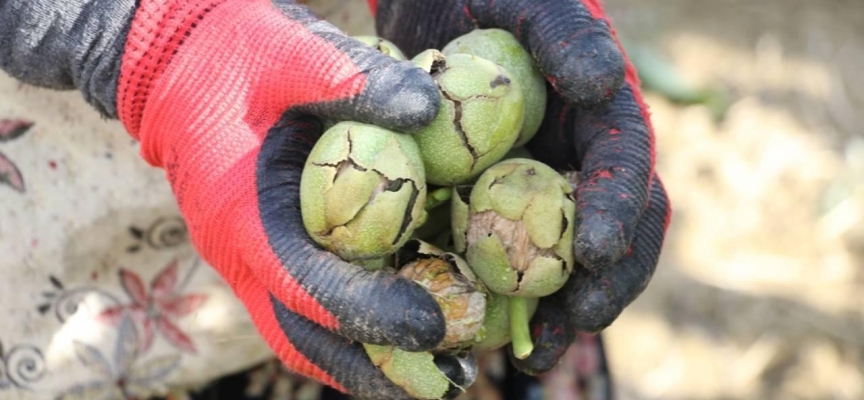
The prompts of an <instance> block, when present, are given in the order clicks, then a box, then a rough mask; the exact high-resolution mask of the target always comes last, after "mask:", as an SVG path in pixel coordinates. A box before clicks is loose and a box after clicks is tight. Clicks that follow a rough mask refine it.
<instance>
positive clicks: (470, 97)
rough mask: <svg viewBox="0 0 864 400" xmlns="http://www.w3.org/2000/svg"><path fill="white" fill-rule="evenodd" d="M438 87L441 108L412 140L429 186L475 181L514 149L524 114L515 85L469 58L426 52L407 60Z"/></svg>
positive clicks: (491, 65)
mask: <svg viewBox="0 0 864 400" xmlns="http://www.w3.org/2000/svg"><path fill="white" fill-rule="evenodd" d="M412 62H414V64H415V65H417V66H418V67H420V68H421V69H423V70H424V71H426V72H429V73H430V74H431V75H432V77H433V78H434V79H435V82H436V83H438V87H439V89H440V92H441V103H440V104H441V107H440V109H439V111H438V115H437V116H436V117H435V119H434V120H433V121H432V123H431V124H429V125H428V126H427V127H426V128H424V129H422V130H420V131H418V132H417V133H415V134H414V135H413V136H414V138H415V139H416V140H417V145H418V147H419V148H420V153H421V156H422V157H423V165H424V166H425V167H426V179H427V180H428V181H429V183H431V184H434V185H440V186H449V185H454V184H459V183H464V182H467V181H469V180H471V179H472V178H475V177H477V176H478V175H480V173H482V172H483V170H485V169H486V168H488V167H489V166H491V165H492V164H494V163H496V162H498V161H499V160H501V158H502V157H504V155H505V154H507V152H508V151H510V149H511V148H512V147H513V143H515V142H516V138H517V136H518V135H519V129H520V128H521V126H522V120H523V118H524V115H525V107H524V99H523V96H522V90H521V88H520V87H519V84H518V83H517V82H516V81H514V80H513V78H512V76H511V75H510V73H509V72H507V71H506V70H505V69H504V68H503V67H501V66H500V65H498V64H495V63H493V62H491V61H489V60H486V59H483V58H480V57H476V56H472V55H468V54H453V55H451V56H449V57H445V56H444V55H443V54H441V53H440V52H438V51H437V50H427V51H424V52H422V53H420V54H418V55H417V56H416V57H414V58H413V59H412Z"/></svg>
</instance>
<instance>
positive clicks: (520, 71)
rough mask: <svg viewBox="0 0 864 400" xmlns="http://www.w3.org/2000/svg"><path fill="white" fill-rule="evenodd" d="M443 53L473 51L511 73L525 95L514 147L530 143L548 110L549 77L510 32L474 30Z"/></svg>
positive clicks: (455, 40)
mask: <svg viewBox="0 0 864 400" xmlns="http://www.w3.org/2000/svg"><path fill="white" fill-rule="evenodd" d="M441 52H442V53H444V55H445V56H450V55H451V54H460V53H461V54H473V55H475V56H477V57H482V58H485V59H487V60H489V61H492V62H494V63H496V64H498V65H500V66H502V67H504V69H506V70H507V71H508V72H510V73H511V74H512V76H513V79H514V80H516V82H518V83H519V86H520V87H521V88H522V95H523V96H524V97H525V119H524V121H522V128H521V129H520V130H519V137H518V138H517V139H516V143H515V144H513V147H520V146H522V145H524V144H525V143H528V141H529V140H531V138H532V137H534V135H535V134H537V130H538V129H540V123H541V122H543V116H544V115H545V113H546V80H545V79H544V78H543V74H542V73H541V72H540V69H539V68H538V67H537V64H536V63H535V62H534V58H533V57H532V56H531V54H529V53H528V52H527V51H526V50H525V48H524V47H522V45H521V44H520V43H519V41H518V40H517V39H516V38H515V37H514V36H513V35H512V34H511V33H510V32H507V31H505V30H501V29H475V30H473V31H471V32H469V33H467V34H465V35H462V36H460V37H458V38H456V39H454V40H453V41H452V42H450V43H448V44H447V46H444V48H443V49H441Z"/></svg>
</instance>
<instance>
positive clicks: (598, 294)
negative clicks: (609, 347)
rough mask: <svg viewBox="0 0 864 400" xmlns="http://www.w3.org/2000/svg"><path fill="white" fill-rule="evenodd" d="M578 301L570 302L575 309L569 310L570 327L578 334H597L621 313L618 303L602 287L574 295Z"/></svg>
mask: <svg viewBox="0 0 864 400" xmlns="http://www.w3.org/2000/svg"><path fill="white" fill-rule="evenodd" d="M574 295H575V297H578V298H579V300H578V301H571V302H570V304H574V305H575V307H573V308H571V309H570V310H569V312H570V321H571V327H572V328H573V329H576V330H578V331H580V332H587V333H597V332H600V331H602V330H603V329H606V328H607V327H608V326H609V325H612V323H613V322H615V320H616V319H617V318H618V316H619V315H620V314H621V312H622V311H623V307H622V306H621V304H620V302H618V301H613V300H614V298H613V297H612V296H610V295H609V293H607V291H606V290H604V289H603V288H602V287H591V288H587V289H586V290H584V291H579V292H577V293H574Z"/></svg>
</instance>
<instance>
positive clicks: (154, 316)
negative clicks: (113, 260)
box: [99, 260, 207, 353]
mask: <svg viewBox="0 0 864 400" xmlns="http://www.w3.org/2000/svg"><path fill="white" fill-rule="evenodd" d="M120 283H121V284H122V285H123V290H125V291H126V294H128V295H129V298H131V299H132V303H131V304H126V305H122V306H118V307H112V308H109V309H107V310H105V311H103V312H102V313H101V314H100V315H99V319H100V320H101V321H103V322H108V323H111V324H112V325H115V326H116V325H118V324H119V323H120V321H121V320H122V318H123V314H124V313H125V312H127V311H128V312H129V313H130V315H131V316H132V318H133V319H134V320H135V322H136V323H137V324H138V325H140V326H141V328H142V332H143V335H144V337H143V338H142V342H141V350H142V351H146V350H147V349H149V348H150V346H151V345H152V344H153V338H154V336H155V332H156V331H157V330H158V331H159V332H160V333H161V334H162V336H163V337H164V338H165V339H166V340H168V342H170V343H171V344H172V345H174V346H175V347H177V348H179V349H181V350H183V351H187V352H190V353H195V352H196V351H197V350H196V348H195V343H193V342H192V339H191V338H190V337H189V335H187V334H186V333H184V332H183V331H182V330H181V329H180V328H179V327H178V326H177V325H176V324H175V323H174V320H175V319H177V318H180V317H184V316H187V315H189V314H190V313H192V312H193V311H195V309H197V308H198V307H200V306H201V304H202V303H204V301H205V300H207V295H205V294H195V293H193V294H187V295H181V294H180V293H177V283H178V279H177V260H174V261H172V262H171V263H169V264H168V265H167V266H166V267H165V268H164V269H163V270H162V271H161V272H159V274H158V275H156V277H155V278H154V279H153V281H152V282H151V283H150V293H149V294H148V293H147V289H146V288H145V287H144V282H143V281H142V280H141V278H140V277H139V276H138V275H137V274H135V273H134V272H131V271H128V270H126V269H120Z"/></svg>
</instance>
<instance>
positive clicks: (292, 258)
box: [117, 0, 462, 399]
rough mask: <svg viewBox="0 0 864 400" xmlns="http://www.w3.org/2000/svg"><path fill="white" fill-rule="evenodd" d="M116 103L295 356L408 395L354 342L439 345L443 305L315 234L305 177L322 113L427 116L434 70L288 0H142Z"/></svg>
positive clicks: (289, 357)
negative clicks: (310, 229)
mask: <svg viewBox="0 0 864 400" xmlns="http://www.w3.org/2000/svg"><path fill="white" fill-rule="evenodd" d="M117 109H118V116H119V118H120V120H121V121H122V122H123V124H124V125H125V127H126V128H127V130H128V131H129V132H130V133H131V134H132V135H133V136H134V137H135V138H137V139H139V140H140V142H141V147H142V149H141V151H142V154H143V156H144V158H145V159H146V160H147V161H148V162H150V163H151V164H153V165H154V166H159V167H163V168H165V170H166V173H167V176H168V180H169V181H170V183H171V186H172V188H173V190H174V193H175V195H176V198H177V202H178V204H179V206H180V209H181V212H182V214H183V216H184V218H185V220H186V222H187V224H188V227H189V231H190V234H191V239H192V241H193V243H194V244H195V246H196V248H197V250H198V251H199V252H200V253H201V254H202V256H203V257H204V258H205V259H206V260H207V261H208V262H209V263H210V264H211V265H213V266H214V267H215V268H216V269H217V270H218V271H219V272H220V273H221V275H222V276H223V277H224V278H225V280H226V281H227V282H228V283H229V284H230V285H231V286H232V288H233V289H234V291H235V293H236V294H237V296H238V297H239V298H240V299H241V300H242V301H243V302H244V303H245V305H246V306H247V308H248V310H249V312H250V313H251V315H252V319H253V321H254V323H255V325H256V326H257V327H258V329H259V331H260V333H261V335H262V336H263V337H264V338H265V339H266V341H267V342H268V343H269V344H270V346H271V347H272V348H273V350H274V351H275V352H276V354H277V355H278V356H279V358H280V359H281V360H282V361H283V362H284V363H285V364H286V365H287V366H288V367H289V368H291V369H293V370H296V371H297V372H299V373H301V374H304V375H307V376H311V377H313V378H315V379H317V380H319V381H321V382H324V383H325V384H327V385H330V386H332V387H334V388H337V389H338V390H341V391H344V392H348V393H351V394H353V395H355V396H357V397H360V398H375V399H381V398H404V397H407V395H406V393H405V392H404V391H403V390H402V389H400V388H399V387H397V386H396V385H394V384H393V383H391V382H390V381H389V380H387V378H386V377H385V376H384V375H383V374H382V373H381V372H380V371H379V370H378V369H377V368H375V367H374V366H373V365H372V364H371V362H370V361H369V359H368V357H367V356H366V354H365V352H364V350H363V348H362V346H361V345H360V344H359V342H364V343H374V344H387V345H395V346H398V347H400V348H403V349H407V350H414V351H421V350H428V349H430V348H432V347H434V346H436V345H437V344H438V343H439V342H440V341H441V340H442V339H443V337H444V333H445V329H444V321H443V316H442V313H441V309H440V308H439V306H438V305H437V303H436V302H435V300H434V299H433V298H432V297H431V296H430V295H429V294H428V293H427V292H426V291H425V290H424V289H423V288H422V287H420V286H419V285H417V284H415V283H413V282H411V281H409V280H406V279H404V278H402V277H398V276H395V275H392V274H388V273H384V272H367V271H366V270H364V269H363V268H362V267H359V266H356V265H352V264H349V263H346V262H343V261H341V260H340V259H339V258H338V257H336V256H335V255H333V254H331V253H328V252H325V251H323V250H321V249H320V248H319V247H317V246H316V245H315V244H314V243H313V242H312V241H311V239H310V238H309V236H308V235H307V234H306V231H305V229H304V227H303V223H302V219H301V214H300V208H299V207H300V201H299V196H300V193H299V184H300V176H301V172H302V169H303V166H304V163H305V161H306V157H307V155H308V154H309V152H310V151H311V149H312V146H313V145H314V144H315V141H316V140H317V138H318V136H319V135H320V134H321V133H322V125H321V122H320V120H319V119H318V117H326V118H332V119H336V120H352V121H359V122H366V123H371V124H375V125H379V126H384V127H388V128H392V129H395V130H401V131H410V130H413V129H416V128H419V127H421V126H422V125H423V124H426V123H428V122H429V121H431V119H432V118H433V117H434V116H435V114H436V113H437V111H438V91H437V88H436V86H435V84H434V83H433V81H432V80H431V78H430V77H429V76H428V75H427V74H425V73H424V72H423V71H421V70H420V69H417V68H414V67H412V65H411V64H410V63H407V62H397V61H395V60H394V59H392V58H390V57H387V56H385V55H383V54H381V53H380V52H378V51H377V50H374V49H372V48H369V47H367V46H365V45H363V44H361V43H360V42H358V41H355V40H353V39H351V38H349V37H347V36H345V35H344V34H343V33H341V32H340V31H338V30H337V29H336V28H334V27H333V26H332V25H330V24H327V23H325V22H323V21H320V20H319V19H318V18H317V17H315V16H314V15H313V14H312V13H311V12H310V11H309V10H308V9H307V8H305V7H304V6H301V5H297V4H294V3H293V2H290V1H278V0H277V1H271V0H187V1H183V0H141V2H140V6H139V7H138V9H137V11H136V13H135V16H134V19H133V20H132V22H131V29H130V31H129V34H128V38H127V40H126V45H125V49H124V53H123V59H122V65H121V71H120V75H119V79H118V85H117ZM456 383H457V384H462V382H458V380H457V382H456Z"/></svg>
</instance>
